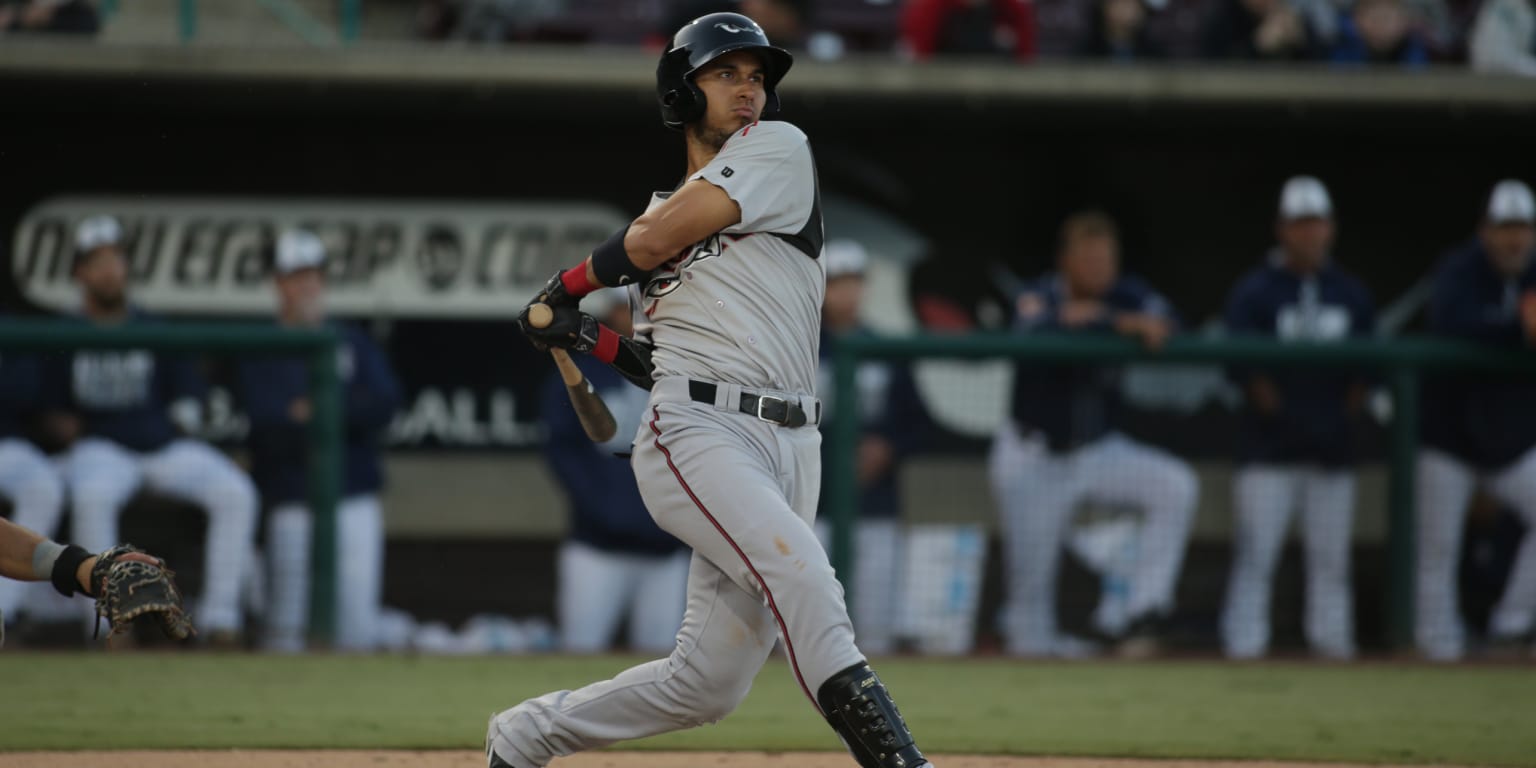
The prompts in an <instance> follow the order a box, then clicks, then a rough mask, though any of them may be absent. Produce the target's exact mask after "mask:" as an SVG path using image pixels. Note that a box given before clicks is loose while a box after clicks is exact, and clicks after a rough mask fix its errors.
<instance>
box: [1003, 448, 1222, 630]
mask: <svg viewBox="0 0 1536 768" xmlns="http://www.w3.org/2000/svg"><path fill="white" fill-rule="evenodd" d="M989 473H990V475H991V479H992V487H993V491H994V493H996V495H997V501H998V503H999V505H1000V507H1001V509H1002V529H1003V536H1004V546H1005V547H1006V552H1007V562H1006V566H1007V587H1008V589H1007V597H1006V600H1005V604H1004V607H1003V614H1002V622H1001V623H1002V624H1003V629H1004V631H1005V632H1006V633H1007V637H1008V639H1007V649H1008V652H1009V653H1012V654H1017V655H1026V656H1049V655H1053V654H1055V653H1056V649H1057V648H1058V647H1059V645H1060V639H1059V638H1058V636H1057V635H1058V633H1057V629H1056V577H1057V571H1058V566H1059V564H1060V560H1061V551H1062V548H1063V546H1064V544H1065V537H1066V531H1067V527H1068V524H1069V523H1070V521H1071V518H1072V516H1073V515H1074V514H1075V513H1076V511H1077V508H1078V505H1079V504H1082V503H1083V502H1088V501H1095V502H1102V503H1108V504H1121V505H1134V506H1137V507H1139V508H1140V509H1141V510H1142V514H1143V516H1144V518H1145V522H1144V523H1143V525H1142V528H1141V531H1142V536H1143V539H1142V541H1141V545H1140V554H1139V557H1138V560H1137V566H1136V574H1135V578H1134V579H1133V580H1132V582H1131V585H1130V590H1131V593H1130V597H1129V605H1128V611H1129V615H1130V616H1133V617H1139V616H1143V615H1146V614H1148V613H1152V612H1166V611H1170V610H1172V609H1173V604H1174V588H1175V586H1176V585H1177V582H1178V576H1179V570H1180V568H1181V566H1182V564H1183V562H1184V550H1185V547H1186V546H1187V545H1188V543H1189V529H1190V525H1191V523H1192V521H1193V519H1194V512H1195V501H1196V497H1197V494H1198V493H1199V483H1198V480H1197V479H1196V477H1195V472H1194V470H1193V469H1191V468H1190V466H1189V465H1188V464H1187V463H1185V462H1184V461H1183V460H1181V459H1178V458H1176V457H1174V456H1173V455H1171V454H1169V453H1167V452H1164V451H1161V450H1159V449H1156V448H1153V447H1151V446H1148V445H1144V444H1142V443H1138V442H1136V441H1134V440H1131V439H1129V438H1127V437H1125V436H1123V435H1119V434H1110V435H1107V436H1105V437H1102V438H1100V439H1098V440H1095V441H1093V442H1091V443H1088V444H1087V445H1084V446H1082V447H1080V448H1078V449H1076V450H1073V451H1071V452H1068V453H1063V454H1053V453H1051V452H1050V450H1048V449H1047V447H1046V443H1045V440H1044V439H1043V438H1042V437H1040V436H1038V435H1031V436H1027V437H1026V436H1021V435H1020V434H1019V432H1018V429H1017V428H1016V427H1014V426H1013V425H1012V424H1007V425H1004V427H1003V428H1002V429H1000V430H998V433H997V437H996V438H995V439H994V440H993V441H992V451H991V455H990V456H989Z"/></svg>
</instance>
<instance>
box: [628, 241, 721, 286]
mask: <svg viewBox="0 0 1536 768" xmlns="http://www.w3.org/2000/svg"><path fill="white" fill-rule="evenodd" d="M724 251H725V246H723V245H722V244H721V243H720V235H718V234H717V235H711V236H710V238H709V239H708V240H703V241H700V242H699V244H698V245H695V246H694V247H693V250H691V251H689V252H688V253H687V255H682V256H677V257H674V258H673V259H672V260H671V261H668V262H667V263H665V264H663V265H661V266H660V267H658V268H657V269H656V271H655V272H652V273H651V279H650V280H648V281H646V284H645V296H646V298H650V299H659V298H661V297H663V296H665V295H667V294H669V293H671V292H673V291H675V290H677V287H678V286H679V285H682V282H683V273H684V272H685V271H686V270H688V269H689V268H691V267H693V266H694V265H695V264H698V263H699V262H701V261H705V260H708V259H712V258H714V257H716V256H719V255H720V254H721V253H722V252H724Z"/></svg>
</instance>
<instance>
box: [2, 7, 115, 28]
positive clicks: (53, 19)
mask: <svg viewBox="0 0 1536 768" xmlns="http://www.w3.org/2000/svg"><path fill="white" fill-rule="evenodd" d="M100 28H101V19H100V17H98V15H97V13H96V4H95V3H94V2H92V0H0V35H6V34H49V33H52V34H73V35H94V34H96V33H97V31H99V30H100Z"/></svg>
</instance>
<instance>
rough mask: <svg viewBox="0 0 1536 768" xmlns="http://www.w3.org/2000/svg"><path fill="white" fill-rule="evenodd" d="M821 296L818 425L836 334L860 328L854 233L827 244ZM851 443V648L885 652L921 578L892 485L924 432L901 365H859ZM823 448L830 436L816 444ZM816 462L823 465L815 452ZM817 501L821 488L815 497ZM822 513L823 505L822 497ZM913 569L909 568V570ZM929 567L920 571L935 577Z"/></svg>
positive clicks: (859, 254) (860, 258) (828, 393)
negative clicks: (854, 495) (855, 499)
mask: <svg viewBox="0 0 1536 768" xmlns="http://www.w3.org/2000/svg"><path fill="white" fill-rule="evenodd" d="M823 258H825V259H826V265H827V293H826V301H825V302H824V303H823V305H822V313H821V316H822V324H821V330H822V337H821V367H820V379H821V380H820V395H821V401H822V403H823V411H822V416H821V426H822V428H823V429H825V428H827V426H828V425H830V424H831V423H832V422H831V419H832V413H833V412H834V409H835V408H836V407H837V403H836V400H835V397H836V394H837V392H836V390H835V387H834V382H833V369H832V355H833V354H834V353H835V352H836V350H837V344H838V339H839V338H840V337H843V336H848V335H868V334H870V333H871V331H870V330H869V329H868V328H867V327H865V326H864V324H863V323H862V322H861V321H860V319H859V310H860V307H861V306H862V304H863V300H864V270H865V268H866V266H867V264H868V261H869V256H868V253H867V252H866V251H865V250H864V246H862V245H860V244H859V243H858V242H857V241H855V240H833V241H831V242H829V243H827V247H826V251H825V254H824V256H823ZM856 384H857V386H858V389H859V426H860V433H859V443H858V448H857V449H856V451H857V452H856V453H855V454H854V471H855V472H856V474H857V478H858V486H859V506H858V515H859V517H858V521H857V524H856V525H855V526H854V529H853V530H854V551H855V552H856V553H858V558H857V560H856V561H855V562H854V569H853V576H852V578H853V581H852V586H853V605H852V606H850V611H849V613H850V615H851V616H852V617H853V626H854V631H855V632H857V633H858V636H859V648H860V649H861V650H863V651H865V652H867V653H876V654H883V653H890V652H892V651H894V650H896V649H897V644H898V642H899V641H900V640H901V639H902V632H903V629H904V628H903V627H902V626H901V625H900V617H901V615H902V612H903V610H905V609H906V608H907V606H908V600H907V597H906V595H907V591H908V590H907V585H908V584H909V583H911V582H910V580H911V579H915V578H925V576H924V574H923V573H922V564H919V563H911V562H908V560H907V558H906V556H905V553H906V536H905V535H904V533H903V525H902V522H901V492H900V489H899V488H898V487H897V481H898V479H899V477H900V472H901V464H902V462H903V461H904V460H905V459H906V457H907V456H909V455H911V453H912V452H913V451H914V450H916V449H918V448H919V447H920V446H921V445H922V443H923V441H924V439H925V438H926V436H927V432H928V417H927V414H926V412H925V411H924V409H923V403H922V399H921V398H920V397H919V396H918V394H917V384H916V383H915V382H913V380H912V373H911V371H910V370H908V368H907V367H906V366H905V365H900V364H897V363H892V362H888V361H880V360H870V361H865V362H863V363H861V364H860V365H859V370H858V374H857V381H856ZM822 446H823V449H824V451H823V452H825V448H827V447H830V442H828V441H824V442H823V443H822ZM822 466H824V467H825V466H828V459H826V458H825V457H823V461H822ZM822 499H823V501H825V500H826V495H825V494H823V496H822ZM822 509H823V512H825V510H826V507H825V504H823V507H822ZM817 518H818V527H817V532H818V533H819V534H821V536H822V540H823V543H824V544H826V545H827V546H828V547H829V549H830V535H829V534H830V526H829V525H828V524H827V520H826V516H825V514H821V515H818V516H817ZM914 569H916V570H915V571H914ZM936 576H937V574H927V575H926V578H935V577H936Z"/></svg>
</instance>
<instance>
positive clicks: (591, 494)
mask: <svg viewBox="0 0 1536 768" xmlns="http://www.w3.org/2000/svg"><path fill="white" fill-rule="evenodd" d="M628 296H629V294H628V293H627V291H626V289H623V288H610V289H606V290H603V291H599V292H597V293H594V294H591V295H589V296H587V298H586V299H584V300H583V302H582V310H583V311H585V312H587V313H589V314H591V315H592V316H594V317H596V318H598V319H599V320H601V321H602V322H603V323H604V324H606V325H607V326H608V327H609V328H612V329H614V331H615V332H617V333H620V334H623V335H625V336H628V335H630V333H631V332H632V330H633V327H634V324H633V320H632V315H631V313H630V307H629V298H628ZM571 358H572V359H573V360H575V361H576V365H577V366H578V367H579V368H581V371H582V373H585V374H586V376H587V381H589V382H591V383H592V386H593V387H594V388H595V389H596V390H597V391H598V393H599V394H601V395H602V398H603V401H604V402H606V403H607V404H608V408H609V410H611V411H612V412H613V415H614V418H615V419H616V420H617V421H618V431H617V432H616V433H615V434H614V437H613V438H612V439H611V440H609V441H608V442H606V443H603V444H601V445H599V444H596V443H593V442H592V440H591V439H589V438H588V437H587V435H586V433H585V432H583V431H582V428H581V423H580V421H578V420H577V418H576V413H575V411H574V410H572V408H571V402H570V398H569V397H568V396H567V395H566V393H565V384H564V382H563V381H561V379H560V377H559V376H558V375H556V376H552V377H551V378H550V379H549V382H548V384H547V385H546V386H545V387H544V394H543V399H542V418H543V421H544V427H545V430H546V434H547V435H548V438H547V439H548V443H547V444H546V446H545V450H544V457H545V459H546V460H548V461H549V467H550V469H551V470H553V472H554V474H555V479H556V480H557V481H558V482H559V483H560V487H561V488H563V489H565V493H566V496H567V497H568V498H569V499H570V508H571V527H570V534H569V537H568V538H567V540H566V541H565V543H564V544H563V545H562V546H561V547H560V564H559V570H560V573H559V594H558V595H557V599H556V611H557V612H558V614H559V615H558V617H557V620H558V623H559V625H560V647H561V649H562V650H565V651H567V652H569V653H600V652H602V651H606V650H608V648H609V647H610V646H611V645H612V644H613V642H614V633H615V631H616V630H617V629H618V627H619V622H620V620H621V619H623V618H624V617H625V616H626V615H627V616H628V617H629V625H628V633H627V634H628V637H629V649H630V650H632V651H636V652H645V653H658V652H664V651H667V650H669V649H670V648H671V647H672V645H673V643H674V641H675V639H676V636H677V631H678V629H679V628H680V627H682V623H683V608H684V607H685V603H686V594H687V589H688V560H689V552H688V550H687V549H686V548H685V547H684V546H683V544H682V542H679V541H678V540H677V539H675V538H673V537H672V536H671V534H668V533H666V532H665V531H663V530H661V529H660V528H658V527H657V526H656V523H655V522H654V521H653V520H652V519H651V514H650V512H648V511H646V508H645V504H644V503H643V502H642V501H641V500H640V489H639V486H638V485H636V483H635V474H634V472H633V471H631V470H630V466H629V461H628V458H627V457H628V456H629V451H630V442H631V441H632V440H634V437H635V432H636V430H638V429H639V427H640V419H641V416H642V415H643V412H644V411H645V403H646V399H647V393H646V391H645V390H643V389H640V388H639V387H636V386H635V385H633V384H631V383H629V381H628V380H626V379H625V378H624V377H622V376H620V375H619V374H618V373H617V372H615V371H614V370H613V369H612V368H610V367H608V366H607V365H604V364H602V363H601V362H598V361H597V360H596V359H595V358H593V357H591V356H590V355H572V356H571Z"/></svg>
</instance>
